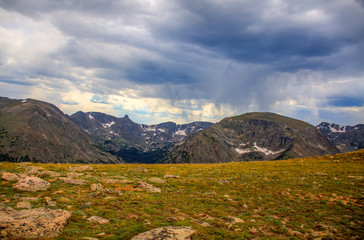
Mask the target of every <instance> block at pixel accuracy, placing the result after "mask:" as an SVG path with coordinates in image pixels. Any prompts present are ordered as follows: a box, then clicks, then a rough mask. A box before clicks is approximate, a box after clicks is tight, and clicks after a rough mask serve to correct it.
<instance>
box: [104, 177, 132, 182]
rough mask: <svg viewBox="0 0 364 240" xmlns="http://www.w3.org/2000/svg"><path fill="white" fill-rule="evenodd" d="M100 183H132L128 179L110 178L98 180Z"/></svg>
mask: <svg viewBox="0 0 364 240" xmlns="http://www.w3.org/2000/svg"><path fill="white" fill-rule="evenodd" d="M100 181H101V182H104V183H133V182H134V181H132V180H128V179H112V178H105V179H100Z"/></svg>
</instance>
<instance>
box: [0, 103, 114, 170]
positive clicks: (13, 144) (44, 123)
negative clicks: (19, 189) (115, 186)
mask: <svg viewBox="0 0 364 240" xmlns="http://www.w3.org/2000/svg"><path fill="white" fill-rule="evenodd" d="M0 151H1V160H2V161H33V162H44V163H48V162H53V163H118V162H121V160H120V159H118V158H117V157H115V156H112V155H111V154H108V153H105V152H102V151H101V150H99V149H98V148H97V147H96V146H94V145H93V142H92V140H91V139H90V138H89V137H88V136H87V135H86V134H85V133H84V132H83V131H81V129H80V128H79V127H78V126H77V125H76V124H74V123H73V122H72V121H70V120H69V119H68V117H67V116H66V115H64V114H63V112H62V111H61V110H59V109H58V108H57V107H56V106H54V105H52V104H49V103H45V102H41V101H37V100H33V99H27V100H12V99H8V98H0Z"/></svg>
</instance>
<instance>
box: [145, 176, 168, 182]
mask: <svg viewBox="0 0 364 240" xmlns="http://www.w3.org/2000/svg"><path fill="white" fill-rule="evenodd" d="M149 181H151V182H154V183H165V182H166V180H163V179H160V178H156V177H152V178H149Z"/></svg>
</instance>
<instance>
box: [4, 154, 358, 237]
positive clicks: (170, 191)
mask: <svg viewBox="0 0 364 240" xmlns="http://www.w3.org/2000/svg"><path fill="white" fill-rule="evenodd" d="M28 166H38V167H43V168H44V169H45V170H50V171H55V172H58V173H60V174H62V175H66V174H67V173H69V172H70V170H69V167H70V166H77V165H68V164H31V165H28ZM90 166H92V168H93V169H94V170H91V171H86V172H83V175H82V176H79V177H75V178H77V179H84V180H87V184H86V185H83V186H79V185H70V184H67V183H64V182H63V181H61V180H60V179H58V178H54V177H42V179H44V180H47V181H49V182H51V187H50V188H48V189H47V190H46V191H39V192H34V193H28V192H21V191H17V190H14V189H13V187H12V185H13V184H14V183H15V182H16V181H5V180H1V187H0V200H1V204H2V205H3V206H10V207H13V208H15V206H16V204H17V202H20V198H21V197H36V198H37V200H36V201H34V202H32V204H33V208H37V207H41V206H47V205H48V204H47V202H46V200H47V199H48V200H49V198H51V199H52V201H53V202H55V203H56V206H48V207H49V208H54V209H56V208H61V209H64V210H68V211H71V212H72V213H73V215H72V217H71V220H70V222H69V224H68V225H67V226H66V227H65V228H64V230H63V232H62V233H61V234H60V235H59V236H58V237H57V238H56V239H83V238H84V237H89V238H98V239H130V238H131V237H133V236H135V235H137V234H138V233H141V232H144V231H147V230H150V229H153V228H156V227H161V226H192V227H193V228H194V229H195V230H196V231H197V232H196V234H195V235H194V236H193V238H192V239H194V240H197V239H364V211H363V206H364V201H363V200H364V192H363V191H364V187H363V183H364V151H363V150H362V151H358V152H353V153H347V154H338V155H335V156H325V157H317V158H303V159H293V160H282V161H270V162H269V161H265V162H247V163H227V164H201V165H189V164H185V165H129V164H120V165H90ZM0 170H3V171H7V172H13V173H16V172H18V173H20V172H24V166H23V165H20V164H18V163H1V164H0ZM166 174H170V175H175V176H179V178H164V176H165V175H166ZM156 178H157V179H156ZM105 179H106V180H105ZM110 179H114V180H110ZM115 180H119V181H115ZM120 180H122V181H120ZM127 180H129V181H127ZM138 180H142V181H144V182H147V183H149V184H152V185H153V186H156V187H158V188H160V189H162V192H161V193H151V192H148V191H145V190H143V189H140V188H138ZM163 180H164V181H165V182H163ZM95 183H101V184H102V185H103V186H104V188H106V189H108V190H106V191H97V190H96V191H94V190H92V189H91V187H90V186H91V185H92V184H95ZM91 216H100V217H103V218H105V219H108V220H110V221H109V223H107V224H98V223H95V222H89V221H88V220H87V219H88V218H89V217H91Z"/></svg>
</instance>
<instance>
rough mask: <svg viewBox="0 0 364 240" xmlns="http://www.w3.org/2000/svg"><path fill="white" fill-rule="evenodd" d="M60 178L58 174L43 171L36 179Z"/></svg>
mask: <svg viewBox="0 0 364 240" xmlns="http://www.w3.org/2000/svg"><path fill="white" fill-rule="evenodd" d="M59 176H61V174H60V173H58V172H54V171H43V172H40V173H39V174H38V177H52V178H54V177H59Z"/></svg>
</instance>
